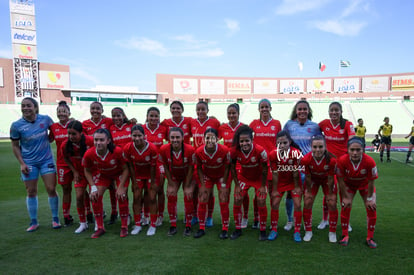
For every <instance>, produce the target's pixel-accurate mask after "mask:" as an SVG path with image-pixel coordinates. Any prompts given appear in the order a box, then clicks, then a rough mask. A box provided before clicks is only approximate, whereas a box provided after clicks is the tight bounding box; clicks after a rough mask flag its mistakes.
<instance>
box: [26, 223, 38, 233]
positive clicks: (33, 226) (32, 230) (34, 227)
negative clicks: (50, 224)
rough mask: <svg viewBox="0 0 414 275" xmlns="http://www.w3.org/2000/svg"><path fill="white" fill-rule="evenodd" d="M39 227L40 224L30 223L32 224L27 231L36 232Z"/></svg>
mask: <svg viewBox="0 0 414 275" xmlns="http://www.w3.org/2000/svg"><path fill="white" fill-rule="evenodd" d="M38 228H39V224H38V223H36V224H30V226H29V227H28V228H27V229H26V232H35V231H36V230H37V229H38Z"/></svg>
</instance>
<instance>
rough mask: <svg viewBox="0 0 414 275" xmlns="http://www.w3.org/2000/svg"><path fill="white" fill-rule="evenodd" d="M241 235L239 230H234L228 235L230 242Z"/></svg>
mask: <svg viewBox="0 0 414 275" xmlns="http://www.w3.org/2000/svg"><path fill="white" fill-rule="evenodd" d="M241 235H242V231H241V229H236V230H235V231H234V232H233V233H231V235H230V239H231V240H235V239H238V238H239V237H240V236H241Z"/></svg>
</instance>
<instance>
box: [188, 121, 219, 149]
mask: <svg viewBox="0 0 414 275" xmlns="http://www.w3.org/2000/svg"><path fill="white" fill-rule="evenodd" d="M219 127H220V122H219V121H218V120H217V119H215V118H211V117H207V119H206V120H205V121H204V122H203V123H201V122H200V121H199V120H198V119H193V120H191V134H192V136H193V145H194V148H196V149H197V148H199V147H201V146H202V145H204V132H205V131H206V130H207V129H208V128H214V129H216V130H217V131H218V129H219Z"/></svg>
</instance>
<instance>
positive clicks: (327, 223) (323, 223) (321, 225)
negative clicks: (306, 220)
mask: <svg viewBox="0 0 414 275" xmlns="http://www.w3.org/2000/svg"><path fill="white" fill-rule="evenodd" d="M328 225H329V222H328V221H326V220H321V222H320V223H319V225H318V229H319V230H322V229H325V227H327V226H328Z"/></svg>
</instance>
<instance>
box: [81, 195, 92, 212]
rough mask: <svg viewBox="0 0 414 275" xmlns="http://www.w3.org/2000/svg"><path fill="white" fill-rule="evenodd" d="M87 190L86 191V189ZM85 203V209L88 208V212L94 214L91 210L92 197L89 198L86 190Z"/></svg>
mask: <svg viewBox="0 0 414 275" xmlns="http://www.w3.org/2000/svg"><path fill="white" fill-rule="evenodd" d="M85 192H86V191H85ZM83 202H84V205H85V210H86V214H87V215H88V214H92V211H91V199H90V198H89V193H87V192H86V194H85V196H84V199H83Z"/></svg>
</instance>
